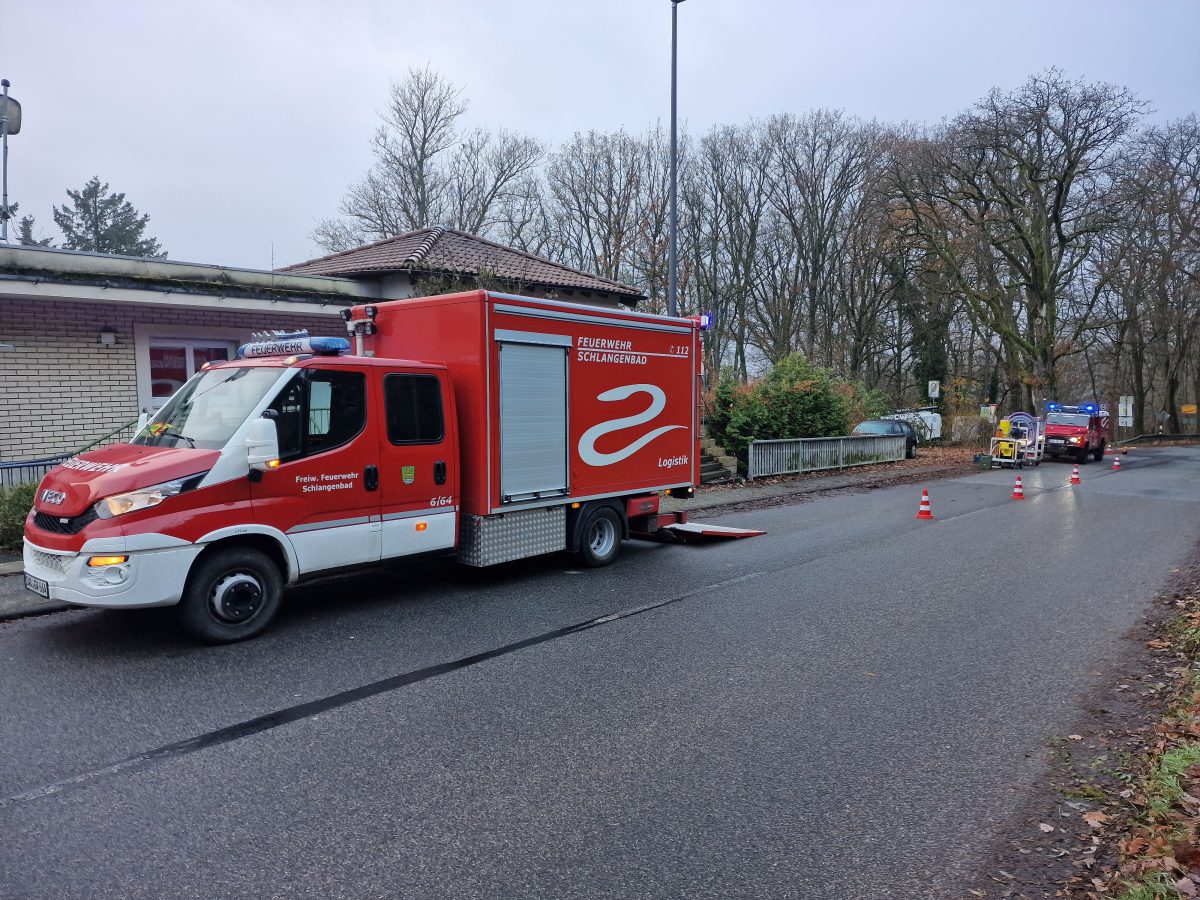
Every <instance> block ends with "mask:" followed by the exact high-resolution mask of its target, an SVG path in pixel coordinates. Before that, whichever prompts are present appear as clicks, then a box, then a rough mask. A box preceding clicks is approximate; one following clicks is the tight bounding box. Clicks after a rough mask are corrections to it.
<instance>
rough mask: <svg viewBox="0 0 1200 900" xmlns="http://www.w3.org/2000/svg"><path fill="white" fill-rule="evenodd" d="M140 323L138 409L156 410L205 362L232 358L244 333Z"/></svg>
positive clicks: (229, 329)
mask: <svg viewBox="0 0 1200 900" xmlns="http://www.w3.org/2000/svg"><path fill="white" fill-rule="evenodd" d="M136 327H137V340H136V345H137V381H138V409H139V410H140V411H142V412H146V413H155V412H157V411H158V409H159V407H161V406H162V405H163V404H164V403H166V402H167V400H168V399H170V397H171V395H172V394H174V393H175V392H176V391H177V390H179V389H180V388H181V387H183V385H184V384H185V383H186V382H187V380H188V379H189V378H191V377H192V376H193V375H195V374H196V373H197V372H199V371H200V370H201V369H203V368H204V364H205V363H209V362H219V361H222V360H226V359H232V358H233V357H234V356H235V355H236V353H237V345H238V339H239V338H240V337H241V336H242V335H241V332H240V331H239V330H238V329H233V328H219V329H218V328H203V327H201V328H196V329H194V330H193V329H185V328H179V327H178V326H174V327H172V326H157V325H151V326H141V325H139V326H136Z"/></svg>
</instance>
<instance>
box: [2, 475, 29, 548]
mask: <svg viewBox="0 0 1200 900" xmlns="http://www.w3.org/2000/svg"><path fill="white" fill-rule="evenodd" d="M36 490H37V485H36V484H19V485H17V486H16V487H10V488H0V549H5V550H15V549H17V548H18V547H20V546H21V533H22V532H23V531H24V530H25V517H26V516H28V515H29V510H30V509H31V508H32V507H33V494H34V491H36Z"/></svg>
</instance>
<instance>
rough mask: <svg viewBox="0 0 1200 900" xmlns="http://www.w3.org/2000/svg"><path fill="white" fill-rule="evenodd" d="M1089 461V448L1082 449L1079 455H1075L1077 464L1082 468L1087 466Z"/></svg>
mask: <svg viewBox="0 0 1200 900" xmlns="http://www.w3.org/2000/svg"><path fill="white" fill-rule="evenodd" d="M1087 459H1088V449H1087V447H1084V448H1082V449H1081V450H1080V451H1079V452H1078V453H1076V454H1075V461H1076V462H1077V463H1079V464H1080V465H1081V466H1086V465H1087Z"/></svg>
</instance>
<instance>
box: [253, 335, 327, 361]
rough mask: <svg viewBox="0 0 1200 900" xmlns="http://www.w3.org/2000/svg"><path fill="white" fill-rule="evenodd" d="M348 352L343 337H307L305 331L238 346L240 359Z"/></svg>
mask: <svg viewBox="0 0 1200 900" xmlns="http://www.w3.org/2000/svg"><path fill="white" fill-rule="evenodd" d="M349 352H350V342H349V341H348V340H346V339H345V338H339V337H308V336H307V333H305V334H303V335H302V336H299V337H296V336H293V335H291V334H289V335H286V336H284V337H274V336H272V337H271V339H270V340H265V341H255V342H253V343H249V344H242V346H241V347H239V348H238V356H239V357H240V358H241V359H255V358H257V357H260V356H296V355H299V354H303V353H315V354H316V355H318V356H337V355H339V354H341V353H349Z"/></svg>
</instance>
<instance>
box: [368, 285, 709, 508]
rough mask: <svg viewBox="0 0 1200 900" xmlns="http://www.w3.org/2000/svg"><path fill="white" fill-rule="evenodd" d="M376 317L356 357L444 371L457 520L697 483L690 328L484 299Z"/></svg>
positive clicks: (474, 295) (447, 298)
mask: <svg viewBox="0 0 1200 900" xmlns="http://www.w3.org/2000/svg"><path fill="white" fill-rule="evenodd" d="M374 308H375V309H376V314H375V318H374V324H375V330H376V333H375V334H374V335H368V336H367V337H365V338H364V342H363V346H364V350H365V352H366V353H369V354H372V355H374V356H376V357H388V358H398V359H412V360H433V361H437V362H438V363H441V364H444V365H445V366H446V368H447V369H448V370H449V373H450V377H451V380H452V383H453V386H454V402H455V405H456V406H457V409H458V433H459V441H460V444H461V449H460V458H461V467H460V472H461V479H462V501H461V502H462V510H463V512H465V513H468V514H471V515H479V516H483V515H488V514H492V513H499V512H502V511H504V510H506V509H512V508H519V507H528V506H543V505H547V504H548V503H551V502H553V503H559V502H562V500H563V499H567V500H572V501H584V500H590V499H595V498H599V497H606V496H621V495H627V494H635V493H644V492H653V491H659V490H663V489H667V488H675V487H686V486H689V485H692V484H695V483H698V481H699V471H700V470H699V457H700V452H699V451H700V446H699V439H700V381H699V367H698V364H697V359H698V358H699V354H700V343H699V342H700V337H699V335H700V331H699V328H698V327H697V326H696V323H695V322H694V321H692V320H688V319H682V320H681V319H675V320H666V319H664V317H662V316H650V315H645V314H642V313H635V312H628V311H624V310H614V309H607V308H604V309H601V308H597V307H581V306H580V305H579V304H573V303H559V302H555V301H548V300H534V299H531V298H526V297H516V296H511V295H505V294H492V293H489V292H486V291H472V292H470V293H463V294H450V295H443V296H438V297H427V298H419V299H409V300H396V301H391V302H388V303H380V304H377V305H376V306H375V307H374ZM364 309H365V307H358V308H356V309H355V310H354V311H353V313H354V314H355V316H356V317H359V318H361V317H362V316H363V312H362V311H363V310H364ZM510 455H511V456H512V457H513V458H512V459H510V458H508V457H509V456H510ZM521 457H525V462H526V464H525V465H522V459H521Z"/></svg>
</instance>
